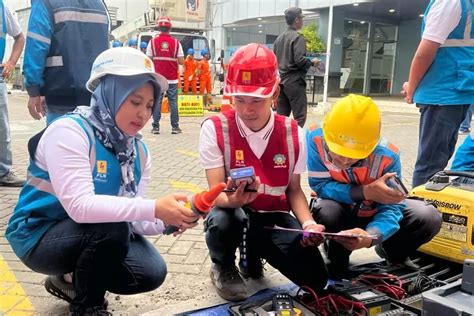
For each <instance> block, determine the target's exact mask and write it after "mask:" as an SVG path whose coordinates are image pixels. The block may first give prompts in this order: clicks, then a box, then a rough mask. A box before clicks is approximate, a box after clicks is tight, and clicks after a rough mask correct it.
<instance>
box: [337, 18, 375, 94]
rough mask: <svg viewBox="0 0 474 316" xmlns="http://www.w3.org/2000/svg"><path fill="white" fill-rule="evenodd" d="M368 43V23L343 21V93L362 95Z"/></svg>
mask: <svg viewBox="0 0 474 316" xmlns="http://www.w3.org/2000/svg"><path fill="white" fill-rule="evenodd" d="M368 43H369V23H367V22H365V21H357V20H345V21H344V39H343V42H342V45H343V46H342V66H341V72H342V76H341V86H340V88H341V89H342V91H343V92H344V93H363V91H364V82H365V71H366V62H367V48H368Z"/></svg>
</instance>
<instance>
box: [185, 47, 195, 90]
mask: <svg viewBox="0 0 474 316" xmlns="http://www.w3.org/2000/svg"><path fill="white" fill-rule="evenodd" d="M196 70H197V61H196V60H195V59H194V49H192V48H189V49H188V51H187V56H186V59H185V60H184V78H183V80H184V90H183V92H184V93H189V84H191V91H192V93H193V94H196V93H197V88H196V79H197V75H196Z"/></svg>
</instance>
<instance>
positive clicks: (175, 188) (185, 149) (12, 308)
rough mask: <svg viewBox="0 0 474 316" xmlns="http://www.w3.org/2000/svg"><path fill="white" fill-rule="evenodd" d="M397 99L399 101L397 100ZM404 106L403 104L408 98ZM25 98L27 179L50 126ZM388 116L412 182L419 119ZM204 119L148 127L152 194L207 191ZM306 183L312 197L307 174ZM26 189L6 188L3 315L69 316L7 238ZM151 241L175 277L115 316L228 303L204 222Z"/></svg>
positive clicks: (22, 135) (0, 242)
mask: <svg viewBox="0 0 474 316" xmlns="http://www.w3.org/2000/svg"><path fill="white" fill-rule="evenodd" d="M391 102H392V103H393V102H396V101H393V100H391ZM398 102H400V105H401V104H402V103H401V101H398ZM26 104H27V98H26V96H25V95H24V94H18V93H14V94H12V95H10V96H9V111H10V123H11V129H12V140H13V154H14V170H15V171H16V172H17V174H18V175H20V176H23V177H25V176H26V167H27V162H28V153H27V149H26V145H27V142H28V139H29V138H30V137H31V136H32V135H34V134H35V133H36V132H38V131H40V130H41V129H42V128H43V127H44V121H34V120H33V119H32V118H31V117H30V115H29V113H28V111H27V108H26ZM393 109H396V104H395V105H394V106H393V107H392V109H391V110H390V111H386V112H384V113H383V134H384V136H385V137H386V138H388V139H389V140H390V141H392V142H393V143H395V144H396V145H397V146H398V147H399V148H400V150H401V161H402V165H403V180H404V182H405V184H406V185H407V186H409V184H410V183H411V176H412V173H413V165H414V162H415V159H416V151H417V143H418V136H417V135H418V119H419V117H418V114H417V113H416V111H413V110H412V109H410V110H409V111H408V112H407V111H405V110H404V109H407V106H405V105H401V109H403V111H402V110H401V111H400V112H394V111H393ZM320 120H321V116H320V115H317V114H310V116H309V119H308V122H320ZM201 121H202V118H181V120H180V124H181V128H182V129H183V134H179V135H171V127H170V125H169V116H168V115H165V116H164V117H163V118H162V122H161V132H162V134H160V135H152V134H150V129H151V126H150V124H149V126H147V127H146V128H145V129H144V130H143V135H144V140H145V142H146V143H147V144H148V146H149V148H150V151H151V155H152V157H153V167H152V168H153V169H152V170H153V171H152V180H151V183H150V187H149V190H148V196H149V197H161V196H163V195H165V194H169V193H172V192H186V193H188V194H190V195H191V194H192V193H195V192H199V191H200V190H202V189H204V188H206V187H207V185H206V180H205V176H204V172H203V170H202V169H201V168H200V166H199V163H198V137H199V127H200V123H201ZM302 185H303V187H304V190H305V191H306V192H307V193H309V187H308V184H307V178H306V175H305V176H304V177H303V182H302ZM18 193H19V189H14V188H4V187H0V315H2V313H3V314H5V315H60V314H66V313H67V310H68V308H67V304H66V303H65V302H63V301H60V300H58V299H56V298H53V297H51V296H50V295H49V294H48V293H47V292H46V291H45V290H44V288H43V280H44V278H45V276H44V275H41V274H38V273H35V272H33V271H31V270H30V269H28V268H27V267H25V266H24V265H23V264H22V263H21V262H20V261H19V259H18V258H17V257H16V256H15V255H14V253H13V252H12V250H11V248H10V246H9V245H8V243H7V241H6V239H5V237H4V234H5V229H6V224H7V221H8V218H9V217H10V215H11V212H12V210H13V208H14V205H15V204H16V202H17V199H18ZM150 241H151V242H152V243H153V244H154V245H155V246H156V247H157V249H158V250H159V251H160V253H161V254H162V255H163V257H164V259H165V261H166V262H167V266H168V272H169V273H168V276H167V279H166V281H165V283H164V284H163V286H162V287H160V288H159V289H157V290H155V291H153V292H150V293H144V294H140V295H133V296H122V295H115V294H112V293H108V300H109V302H110V305H109V310H110V311H111V312H113V313H114V315H139V314H147V315H165V314H171V313H177V312H181V311H186V310H190V309H195V308H199V307H204V306H208V305H214V304H218V303H221V302H224V301H223V300H222V299H220V298H219V297H218V296H217V294H216V293H215V291H214V289H213V287H212V284H211V282H210V280H209V267H210V260H209V257H208V253H207V248H206V244H205V240H204V235H203V232H202V223H201V224H200V225H199V226H198V227H197V228H194V229H191V230H188V231H187V232H186V233H184V234H183V235H181V236H179V237H177V238H175V237H172V236H156V237H152V238H150ZM376 258H377V257H376V255H375V254H374V253H373V251H372V250H364V251H357V252H356V253H355V254H354V255H353V257H352V258H351V259H352V261H353V262H361V261H367V260H371V259H376ZM266 268H267V271H266V273H265V275H266V277H265V278H264V279H263V280H261V281H259V282H255V281H252V282H250V283H249V286H250V288H251V289H252V290H253V291H257V290H259V289H261V288H265V287H269V286H275V285H279V284H283V283H287V282H288V281H287V280H286V279H285V278H284V277H283V276H282V275H281V274H279V273H278V272H277V271H275V270H274V269H272V268H271V267H269V265H266Z"/></svg>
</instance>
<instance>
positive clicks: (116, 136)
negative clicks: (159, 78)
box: [74, 74, 161, 197]
mask: <svg viewBox="0 0 474 316" xmlns="http://www.w3.org/2000/svg"><path fill="white" fill-rule="evenodd" d="M147 82H149V83H151V84H152V86H153V88H154V100H155V104H154V105H153V107H155V106H156V104H157V102H158V96H159V95H160V93H161V89H160V86H159V84H158V83H157V82H156V80H155V79H154V77H152V76H151V75H148V74H143V75H136V76H114V75H108V76H105V77H103V78H101V81H100V83H99V85H98V86H97V88H96V89H95V90H94V93H93V94H92V98H91V106H90V107H88V106H79V107H77V108H76V110H75V111H74V113H76V114H79V115H80V116H82V117H83V118H84V119H85V120H86V121H87V122H88V123H89V124H91V126H92V127H93V129H94V132H95V135H96V136H97V138H98V139H99V140H100V142H101V143H102V144H103V145H104V146H105V147H106V148H107V149H108V150H110V151H111V152H112V153H114V154H115V157H117V159H118V161H119V163H120V170H121V173H122V183H121V185H120V191H119V196H126V197H135V195H136V194H137V186H136V183H135V178H134V176H133V167H134V162H135V157H136V153H135V146H134V145H135V137H134V136H129V135H127V134H125V133H123V132H122V131H121V130H120V129H119V128H118V126H117V125H116V123H115V116H116V115H117V113H118V111H119V109H120V107H121V106H122V104H123V102H124V101H125V100H126V99H127V97H128V96H129V95H130V93H132V92H133V91H135V90H136V89H138V88H140V87H141V86H142V85H144V84H145V83H147Z"/></svg>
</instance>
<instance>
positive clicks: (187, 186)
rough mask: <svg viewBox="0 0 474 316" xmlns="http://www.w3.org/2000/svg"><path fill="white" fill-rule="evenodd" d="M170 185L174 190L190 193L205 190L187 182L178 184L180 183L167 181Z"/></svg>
mask: <svg viewBox="0 0 474 316" xmlns="http://www.w3.org/2000/svg"><path fill="white" fill-rule="evenodd" d="M169 181H170V183H171V186H172V187H173V188H174V189H179V190H184V191H189V192H191V193H199V192H202V191H204V190H205V189H204V188H202V187H200V186H199V185H196V184H193V183H189V182H180V181H173V180H169Z"/></svg>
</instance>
